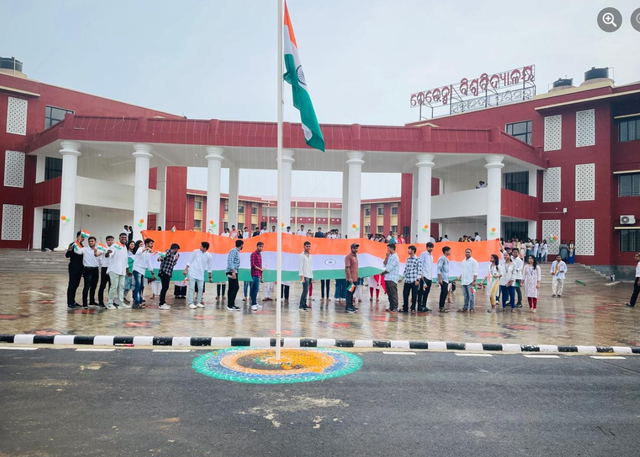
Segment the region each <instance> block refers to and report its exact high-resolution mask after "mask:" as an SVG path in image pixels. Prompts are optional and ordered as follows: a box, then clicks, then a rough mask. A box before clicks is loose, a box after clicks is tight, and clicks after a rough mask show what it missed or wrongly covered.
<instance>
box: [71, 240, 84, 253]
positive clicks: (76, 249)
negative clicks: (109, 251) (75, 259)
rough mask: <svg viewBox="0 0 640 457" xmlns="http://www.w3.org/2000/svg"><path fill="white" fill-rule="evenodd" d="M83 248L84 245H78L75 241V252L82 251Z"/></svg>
mask: <svg viewBox="0 0 640 457" xmlns="http://www.w3.org/2000/svg"><path fill="white" fill-rule="evenodd" d="M83 247H84V246H82V244H80V243H78V242H77V241H75V242H74V243H73V249H74V250H75V251H80V250H81V249H82V248H83Z"/></svg>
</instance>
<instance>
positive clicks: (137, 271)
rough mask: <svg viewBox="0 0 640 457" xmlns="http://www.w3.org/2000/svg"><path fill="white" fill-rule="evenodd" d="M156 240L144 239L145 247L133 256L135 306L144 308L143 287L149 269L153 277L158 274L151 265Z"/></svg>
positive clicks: (135, 307)
mask: <svg viewBox="0 0 640 457" xmlns="http://www.w3.org/2000/svg"><path fill="white" fill-rule="evenodd" d="M153 244H154V241H153V240H152V239H151V238H147V239H146V240H144V248H143V249H138V251H137V252H136V253H135V254H134V256H133V281H134V284H135V285H134V290H133V308H134V309H140V308H144V305H143V304H142V287H143V285H144V275H145V272H146V271H147V269H148V270H149V271H150V272H151V276H153V279H158V278H156V274H155V273H154V271H153V266H152V265H151V251H152V250H153Z"/></svg>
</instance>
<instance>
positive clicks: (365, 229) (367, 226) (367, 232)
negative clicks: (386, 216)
mask: <svg viewBox="0 0 640 457" xmlns="http://www.w3.org/2000/svg"><path fill="white" fill-rule="evenodd" d="M364 233H366V234H367V235H368V234H369V233H371V226H370V225H365V227H364Z"/></svg>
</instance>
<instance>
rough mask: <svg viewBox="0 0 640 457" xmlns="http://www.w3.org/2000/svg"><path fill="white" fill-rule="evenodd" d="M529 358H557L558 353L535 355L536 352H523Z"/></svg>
mask: <svg viewBox="0 0 640 457" xmlns="http://www.w3.org/2000/svg"><path fill="white" fill-rule="evenodd" d="M524 356H525V357H527V358H529V359H559V358H560V356H559V355H543V354H541V355H537V354H524Z"/></svg>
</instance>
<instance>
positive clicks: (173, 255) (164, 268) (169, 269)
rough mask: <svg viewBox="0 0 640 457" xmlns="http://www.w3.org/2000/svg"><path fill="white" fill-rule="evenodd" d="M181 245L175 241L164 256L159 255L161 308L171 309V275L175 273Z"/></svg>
mask: <svg viewBox="0 0 640 457" xmlns="http://www.w3.org/2000/svg"><path fill="white" fill-rule="evenodd" d="M179 250H180V245H178V243H173V244H172V245H171V248H169V249H167V252H165V254H164V256H162V255H158V261H159V262H160V269H159V271H158V276H160V281H161V282H162V289H161V290H160V309H165V310H166V309H171V306H169V305H167V302H166V299H167V290H169V284H170V283H171V276H172V275H173V268H174V267H175V266H176V262H177V261H178V259H179V258H180V254H179V253H178V251H179Z"/></svg>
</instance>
